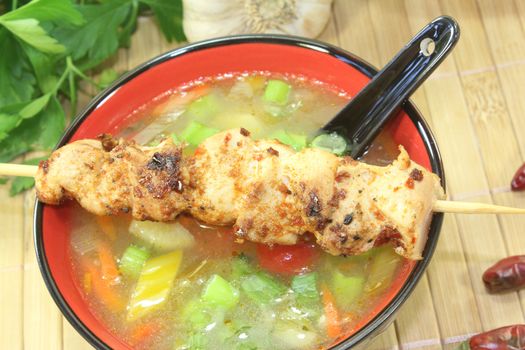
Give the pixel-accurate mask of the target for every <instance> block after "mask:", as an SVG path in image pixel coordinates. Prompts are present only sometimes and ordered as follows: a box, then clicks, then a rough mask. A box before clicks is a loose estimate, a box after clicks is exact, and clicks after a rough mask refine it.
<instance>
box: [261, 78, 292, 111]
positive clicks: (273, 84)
mask: <svg viewBox="0 0 525 350" xmlns="http://www.w3.org/2000/svg"><path fill="white" fill-rule="evenodd" d="M290 90H291V86H290V85H288V84H287V83H286V82H285V81H282V80H276V79H272V80H270V81H268V84H267V85H266V89H265V90H264V99H265V100H266V101H268V102H272V103H276V104H278V105H285V104H286V103H288V97H289V95H290Z"/></svg>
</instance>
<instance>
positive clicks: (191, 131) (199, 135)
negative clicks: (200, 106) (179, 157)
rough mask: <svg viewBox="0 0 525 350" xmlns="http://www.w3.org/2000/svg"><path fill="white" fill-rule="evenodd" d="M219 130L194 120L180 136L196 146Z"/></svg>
mask: <svg viewBox="0 0 525 350" xmlns="http://www.w3.org/2000/svg"><path fill="white" fill-rule="evenodd" d="M218 132H219V130H218V129H215V128H210V127H207V126H205V125H202V124H201V123H198V122H196V121H192V122H191V123H190V124H189V125H188V126H187V127H186V128H185V129H184V130H183V131H182V133H181V134H180V138H181V139H183V140H184V141H186V142H188V143H189V144H190V145H192V146H198V145H199V144H201V142H202V141H204V140H206V139H207V138H208V137H210V136H212V135H215V134H216V133H218Z"/></svg>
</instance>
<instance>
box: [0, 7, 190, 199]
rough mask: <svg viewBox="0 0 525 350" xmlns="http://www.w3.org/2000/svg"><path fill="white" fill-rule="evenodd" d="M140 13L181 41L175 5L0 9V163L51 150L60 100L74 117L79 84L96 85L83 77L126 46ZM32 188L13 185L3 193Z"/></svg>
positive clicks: (60, 122)
mask: <svg viewBox="0 0 525 350" xmlns="http://www.w3.org/2000/svg"><path fill="white" fill-rule="evenodd" d="M143 12H149V13H153V15H154V16H155V19H156V22H157V24H158V26H159V29H160V30H161V31H162V33H163V34H164V36H165V37H166V39H167V40H168V41H173V40H176V41H184V40H185V39H186V38H185V36H184V32H183V30H182V2H181V0H99V1H89V0H84V1H82V0H80V1H78V2H72V1H71V0H33V1H30V2H27V3H24V4H22V3H21V2H20V3H18V2H17V1H16V0H14V1H13V2H12V3H11V4H10V5H9V6H4V9H3V10H2V5H0V14H1V15H0V162H9V161H11V160H13V159H14V158H16V157H18V156H21V155H23V154H25V153H27V152H30V151H49V150H51V148H52V147H53V146H54V145H55V144H56V143H57V141H58V139H59V137H60V135H61V134H62V132H63V131H64V128H65V126H66V118H67V117H66V112H65V110H64V108H63V106H62V102H64V101H65V100H69V102H70V105H71V106H72V108H71V111H70V113H69V114H70V115H69V117H71V116H74V115H75V114H76V110H75V107H76V104H77V97H78V91H79V84H80V82H82V81H86V82H88V83H89V84H92V85H94V86H95V87H96V88H101V87H102V85H104V84H103V83H102V82H95V81H93V80H92V79H91V78H89V76H88V74H87V72H88V71H89V70H92V69H96V68H97V67H99V66H100V65H101V64H102V63H103V62H104V61H106V60H107V59H108V58H110V57H111V56H113V55H114V54H115V53H116V52H117V50H118V48H119V47H127V46H128V45H129V43H130V38H131V34H132V33H133V31H134V30H135V28H136V26H137V18H138V16H139V15H140V14H141V13H143ZM102 76H103V80H105V81H106V82H107V81H108V80H113V79H115V78H116V75H115V72H114V71H105V72H103V74H102ZM37 161H38V159H36V158H35V159H30V160H27V161H26V162H27V163H28V164H34V163H35V162H37ZM2 182H6V180H5V179H0V183H2ZM33 183H34V182H33V181H32V179H18V180H13V181H12V183H11V190H10V194H11V195H14V194H16V193H19V192H20V191H23V190H25V189H28V188H30V187H32V185H33Z"/></svg>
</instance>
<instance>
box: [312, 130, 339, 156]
mask: <svg viewBox="0 0 525 350" xmlns="http://www.w3.org/2000/svg"><path fill="white" fill-rule="evenodd" d="M311 146H312V147H315V148H320V149H323V150H325V151H328V152H331V153H334V154H337V155H338V156H340V155H341V154H343V153H344V152H345V151H346V147H347V143H346V140H345V139H344V137H342V136H341V135H339V134H338V133H336V132H333V133H331V134H322V135H319V136H317V137H316V138H315V139H313V141H312V143H311Z"/></svg>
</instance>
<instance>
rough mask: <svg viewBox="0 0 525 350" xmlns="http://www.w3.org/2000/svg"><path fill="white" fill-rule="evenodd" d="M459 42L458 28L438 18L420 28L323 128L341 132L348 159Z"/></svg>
mask: <svg viewBox="0 0 525 350" xmlns="http://www.w3.org/2000/svg"><path fill="white" fill-rule="evenodd" d="M458 39H459V26H458V24H457V23H456V21H455V20H454V19H453V18H451V17H448V16H441V17H438V18H436V19H435V20H433V21H432V22H430V23H429V24H428V25H427V26H426V27H424V28H423V29H422V30H421V31H420V32H419V33H418V34H417V35H416V36H415V37H414V38H413V39H412V40H411V41H410V42H409V43H408V44H407V45H406V46H405V47H403V48H402V49H401V51H399V52H398V53H397V55H396V56H395V57H394V58H393V59H392V60H391V61H390V62H389V63H388V64H387V65H386V66H385V67H384V68H383V69H382V70H381V71H380V72H379V73H377V74H376V75H375V76H374V78H373V79H372V80H371V81H370V82H369V83H368V84H367V85H366V86H365V87H364V88H363V89H362V90H361V91H360V92H359V93H358V94H357V95H356V96H355V97H354V98H352V100H350V102H349V103H348V104H347V105H346V106H345V107H344V108H343V109H342V110H341V111H340V112H339V113H338V114H337V115H336V116H335V117H334V119H332V120H331V121H330V122H328V124H326V125H325V126H324V127H323V130H324V131H342V132H343V134H345V135H347V136H348V137H349V140H350V155H351V156H352V157H354V158H356V157H358V156H360V155H362V154H363V153H364V152H365V151H366V149H367V147H368V146H369V145H370V143H371V142H372V140H373V139H374V138H375V136H376V135H377V134H378V133H379V131H381V129H382V127H383V126H384V124H385V122H386V121H387V120H388V119H389V117H390V116H392V115H393V114H394V112H397V111H398V109H399V108H400V106H401V105H402V104H403V102H404V101H405V100H406V99H407V98H408V97H409V96H410V95H411V94H412V93H413V92H414V91H415V90H416V89H417V87H419V85H421V83H422V82H423V81H424V80H425V79H426V78H427V77H428V76H429V75H430V74H431V73H432V72H433V71H434V70H435V69H436V68H437V66H438V65H439V64H440V63H441V62H442V61H443V60H444V59H445V57H446V56H447V55H448V53H449V52H450V51H451V49H452V48H453V47H454V45H455V44H456V42H457V41H458Z"/></svg>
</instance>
